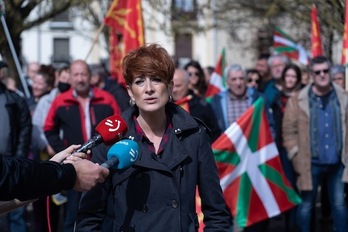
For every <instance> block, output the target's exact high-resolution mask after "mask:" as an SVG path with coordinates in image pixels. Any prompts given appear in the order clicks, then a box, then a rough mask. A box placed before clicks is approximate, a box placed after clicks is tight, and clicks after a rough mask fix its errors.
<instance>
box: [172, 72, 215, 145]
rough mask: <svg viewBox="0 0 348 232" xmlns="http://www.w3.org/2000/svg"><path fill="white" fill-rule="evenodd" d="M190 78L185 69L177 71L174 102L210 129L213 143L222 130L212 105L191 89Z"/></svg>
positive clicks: (175, 74) (174, 80) (174, 78)
mask: <svg viewBox="0 0 348 232" xmlns="http://www.w3.org/2000/svg"><path fill="white" fill-rule="evenodd" d="M189 80H190V76H189V74H188V72H187V71H185V70H183V69H176V70H175V73H174V77H173V82H174V85H173V100H174V101H175V103H176V104H178V105H180V106H181V107H183V108H184V109H185V110H186V111H187V112H189V113H190V114H191V115H192V116H193V117H195V118H198V119H200V120H201V121H202V122H203V123H204V124H205V125H206V126H207V128H208V131H209V132H210V133H209V134H210V135H211V138H212V141H215V139H217V138H218V137H219V136H220V135H221V130H220V128H219V126H218V125H217V123H216V122H217V120H216V118H215V115H214V113H213V111H212V109H211V107H210V105H209V104H208V103H207V102H206V101H205V100H204V99H203V98H201V97H199V96H197V95H196V94H194V93H193V91H192V90H190V89H189Z"/></svg>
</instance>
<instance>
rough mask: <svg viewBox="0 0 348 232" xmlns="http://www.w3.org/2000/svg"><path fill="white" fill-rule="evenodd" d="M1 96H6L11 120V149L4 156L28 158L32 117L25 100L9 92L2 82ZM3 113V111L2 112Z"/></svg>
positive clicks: (0, 86) (0, 84)
mask: <svg viewBox="0 0 348 232" xmlns="http://www.w3.org/2000/svg"><path fill="white" fill-rule="evenodd" d="M0 94H5V96H6V110H7V112H8V115H9V119H10V127H11V132H10V137H11V147H10V148H9V149H10V150H8V151H7V152H6V154H3V155H11V156H14V157H17V158H27V157H28V154H29V149H30V140H31V130H32V124H31V116H30V112H29V108H28V105H27V103H26V101H25V99H24V98H22V97H21V96H19V95H18V94H16V93H15V92H13V91H11V90H8V89H7V88H6V86H5V85H4V84H3V83H1V82H0ZM0 112H1V111H0Z"/></svg>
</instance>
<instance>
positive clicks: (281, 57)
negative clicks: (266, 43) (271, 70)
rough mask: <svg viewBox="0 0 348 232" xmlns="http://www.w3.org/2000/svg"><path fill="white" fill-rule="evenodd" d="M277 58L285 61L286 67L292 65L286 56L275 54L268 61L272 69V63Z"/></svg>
mask: <svg viewBox="0 0 348 232" xmlns="http://www.w3.org/2000/svg"><path fill="white" fill-rule="evenodd" d="M277 58H280V59H282V60H283V62H284V63H285V65H288V64H290V60H289V58H288V57H286V56H284V55H281V54H274V55H271V56H270V57H269V58H268V60H267V63H268V66H270V67H271V65H272V62H273V61H274V60H275V59H277Z"/></svg>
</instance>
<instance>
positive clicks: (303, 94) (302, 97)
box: [298, 83, 348, 118]
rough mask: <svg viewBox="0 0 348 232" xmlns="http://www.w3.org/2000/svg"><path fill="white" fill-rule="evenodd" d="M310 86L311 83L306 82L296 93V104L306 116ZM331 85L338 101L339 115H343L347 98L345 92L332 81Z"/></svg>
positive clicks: (347, 102)
mask: <svg viewBox="0 0 348 232" xmlns="http://www.w3.org/2000/svg"><path fill="white" fill-rule="evenodd" d="M312 86H313V84H308V85H307V86H306V87H304V88H303V89H302V90H301V91H300V92H299V94H298V105H299V107H300V108H301V109H302V110H303V111H304V112H305V113H306V115H307V116H308V118H309V117H310V115H309V98H308V92H309V89H310V88H312ZM332 86H333V90H334V91H335V92H336V95H337V98H338V101H339V103H340V111H341V115H345V112H344V109H345V108H346V106H347V104H348V99H347V97H346V93H345V91H344V89H342V88H340V87H339V86H338V85H336V84H335V83H332Z"/></svg>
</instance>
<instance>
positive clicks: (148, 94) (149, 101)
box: [127, 76, 172, 112]
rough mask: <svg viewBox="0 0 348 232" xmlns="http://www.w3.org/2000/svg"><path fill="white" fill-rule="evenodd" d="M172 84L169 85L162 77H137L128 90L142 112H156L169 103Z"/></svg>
mask: <svg viewBox="0 0 348 232" xmlns="http://www.w3.org/2000/svg"><path fill="white" fill-rule="evenodd" d="M171 85H172V84H170V85H169V86H167V85H166V83H165V82H164V81H163V79H162V78H160V77H148V76H146V77H136V78H134V80H133V83H132V84H131V85H128V86H127V91H128V94H129V96H130V97H131V99H132V100H134V101H135V104H136V105H137V106H138V108H139V111H140V112H156V111H159V110H162V109H164V106H165V105H166V104H167V102H168V99H169V95H170V92H171Z"/></svg>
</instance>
